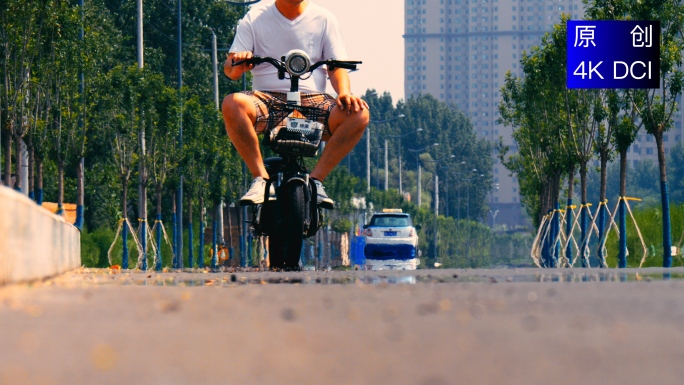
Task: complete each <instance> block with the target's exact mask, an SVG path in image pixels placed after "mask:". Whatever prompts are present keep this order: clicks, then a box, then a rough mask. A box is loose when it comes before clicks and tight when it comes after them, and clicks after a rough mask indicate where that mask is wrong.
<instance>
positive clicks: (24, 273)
mask: <svg viewBox="0 0 684 385" xmlns="http://www.w3.org/2000/svg"><path fill="white" fill-rule="evenodd" d="M79 266H81V233H80V232H79V231H78V229H77V228H76V227H74V226H73V225H72V224H70V223H67V222H66V221H65V220H64V219H63V218H62V217H61V216H59V215H55V214H53V213H51V212H50V211H48V210H46V209H44V208H42V207H40V206H38V205H36V203H35V202H34V201H32V200H31V199H29V198H28V197H27V196H25V195H22V194H20V193H18V192H16V191H14V190H12V189H10V188H7V187H3V186H0V284H5V283H12V282H21V281H29V280H34V279H41V278H45V277H49V276H53V275H56V274H60V273H63V272H65V271H68V270H71V269H74V268H76V267H79Z"/></svg>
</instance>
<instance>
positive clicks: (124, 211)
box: [121, 174, 128, 269]
mask: <svg viewBox="0 0 684 385" xmlns="http://www.w3.org/2000/svg"><path fill="white" fill-rule="evenodd" d="M121 189H122V191H121V217H122V218H121V219H122V220H123V230H122V235H121V239H122V243H123V256H122V257H121V268H122V269H128V222H127V220H128V202H127V201H128V177H126V175H125V174H124V175H121Z"/></svg>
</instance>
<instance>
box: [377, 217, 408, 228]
mask: <svg viewBox="0 0 684 385" xmlns="http://www.w3.org/2000/svg"><path fill="white" fill-rule="evenodd" d="M370 225H371V226H377V227H407V226H411V223H410V220H409V217H408V215H401V216H400V215H376V216H374V217H373V219H372V220H371V223H370Z"/></svg>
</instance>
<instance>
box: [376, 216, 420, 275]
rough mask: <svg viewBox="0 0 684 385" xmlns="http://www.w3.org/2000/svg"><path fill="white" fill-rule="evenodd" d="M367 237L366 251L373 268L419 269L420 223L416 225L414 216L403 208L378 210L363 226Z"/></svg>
mask: <svg viewBox="0 0 684 385" xmlns="http://www.w3.org/2000/svg"><path fill="white" fill-rule="evenodd" d="M363 228H364V235H365V237H366V246H365V247H364V250H363V252H364V255H365V257H366V268H367V269H370V270H415V269H416V267H417V265H418V263H419V259H418V258H417V255H416V253H417V251H416V250H417V248H418V234H417V230H420V226H415V227H414V226H413V222H412V221H411V216H410V215H409V214H407V213H402V212H401V210H400V209H385V210H383V212H381V213H375V214H373V216H372V217H371V220H370V222H369V223H368V224H367V225H365V226H363Z"/></svg>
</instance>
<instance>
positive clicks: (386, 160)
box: [385, 128, 423, 196]
mask: <svg viewBox="0 0 684 385" xmlns="http://www.w3.org/2000/svg"><path fill="white" fill-rule="evenodd" d="M420 131H423V129H422V128H417V129H415V130H414V131H411V132H407V133H405V134H401V135H387V137H388V138H391V139H394V138H397V139H399V147H398V149H399V194H401V195H402V196H403V194H404V190H403V189H402V185H401V138H403V137H405V136H408V135H411V134H415V133H416V132H420ZM387 142H388V141H387V139H385V191H387V190H388V189H389V166H388V164H389V163H388V154H387V147H388V146H387Z"/></svg>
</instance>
